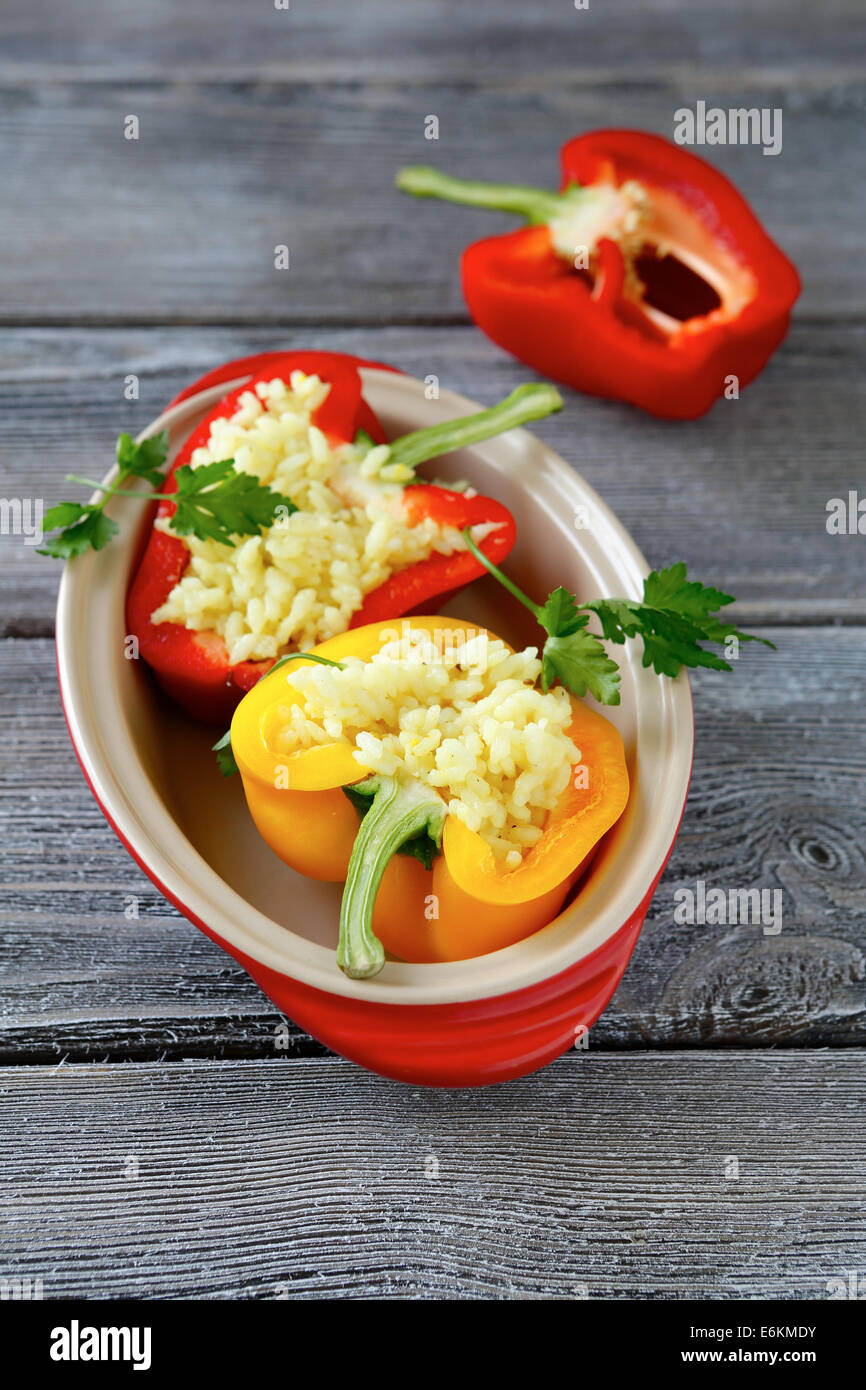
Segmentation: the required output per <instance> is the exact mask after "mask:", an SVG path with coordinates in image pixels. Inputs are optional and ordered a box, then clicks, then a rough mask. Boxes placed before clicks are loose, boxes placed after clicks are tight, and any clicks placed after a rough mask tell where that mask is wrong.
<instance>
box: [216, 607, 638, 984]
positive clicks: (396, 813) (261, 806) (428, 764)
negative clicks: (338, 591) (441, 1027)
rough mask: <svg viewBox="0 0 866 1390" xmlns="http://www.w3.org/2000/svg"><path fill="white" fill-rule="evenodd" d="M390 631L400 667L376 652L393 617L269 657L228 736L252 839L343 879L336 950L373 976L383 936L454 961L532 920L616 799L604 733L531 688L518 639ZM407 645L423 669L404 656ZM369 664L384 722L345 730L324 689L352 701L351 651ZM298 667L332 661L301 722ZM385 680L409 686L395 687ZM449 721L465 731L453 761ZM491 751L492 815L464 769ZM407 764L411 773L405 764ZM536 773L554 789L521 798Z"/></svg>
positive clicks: (615, 772) (419, 628)
mask: <svg viewBox="0 0 866 1390" xmlns="http://www.w3.org/2000/svg"><path fill="white" fill-rule="evenodd" d="M406 629H410V631H409V633H408V635H409V636H410V638H411V643H412V644H413V645H412V647H411V660H410V661H409V664H408V667H407V664H406V662H403V664H402V665H401V664H400V663H399V662H393V663H392V667H391V668H387V662H386V664H385V666H384V667H381V663H382V661H383V659H384V658H385V655H386V653H387V651H390V650H392V648H391V647H389V646H388V644H389V643H392V642H393V641H394V639H395V638H396V637H397V636H398V634H397V632H396V630H395V628H394V625H393V623H392V624H389V623H375V624H371V625H370V626H367V627H363V628H358V629H355V630H353V631H350V632H346V633H343V634H341V635H340V636H338V637H334V638H332V639H330V640H329V641H327V642H323V643H321V644H320V645H319V646H318V647H315V648H314V649H313V650H312V651H311V652H308V653H306V654H304V655H303V656H301V655H298V656H297V657H295V658H293V659H292V660H293V662H294V664H292V665H288V666H285V665H284V666H281V667H279V668H275V669H274V671H272V672H271V673H270V674H268V675H267V676H265V677H264V679H263V680H261V681H260V682H259V683H258V685H256V686H255V687H254V688H253V689H252V690H251V691H250V692H249V693H248V694H247V695H246V696H245V697H244V699H243V701H242V702H241V704H240V705H239V707H238V709H237V711H236V713H235V716H234V719H233V722H232V726H231V734H230V739H231V751H232V753H233V754H234V759H235V761H236V762H237V766H238V768H239V770H240V773H241V776H242V778H243V784H244V791H245V793H246V798H247V802H248V805H249V808H250V811H251V813H252V816H253V818H254V820H255V822H256V825H257V826H258V829H259V831H260V832H261V834H262V835H263V837H264V839H265V840H266V841H267V843H268V844H269V845H270V846H271V848H272V849H273V850H274V851H275V852H276V853H277V854H278V855H279V856H280V858H281V859H283V860H284V861H285V863H287V864H288V865H290V866H291V867H292V868H293V869H296V870H297V871H298V872H300V873H303V874H306V875H308V876H309V877H312V878H317V879H326V880H335V881H340V880H344V881H345V884H346V887H345V892H344V895H343V901H342V908H341V914H340V936H339V946H338V953H337V961H338V964H339V966H340V968H341V969H342V970H344V971H345V972H346V974H348V975H350V976H352V977H353V978H356V979H364V978H368V977H371V976H373V975H376V974H378V972H379V971H380V970H381V969H382V966H383V964H384V960H385V950H387V951H390V952H391V953H392V954H393V955H394V956H396V957H399V958H400V959H402V960H406V961H454V960H464V959H467V958H469V957H471V956H478V955H483V954H485V953H486V952H488V951H495V950H498V949H500V948H501V947H504V946H508V945H511V944H512V943H513V942H516V941H520V940H521V939H523V938H524V937H526V936H529V935H530V934H531V933H532V932H535V931H537V930H538V929H539V928H540V927H542V926H545V925H546V924H547V923H548V922H550V921H551V920H552V918H553V917H555V916H556V913H557V912H558V911H559V908H560V907H561V905H562V903H563V901H564V899H565V897H566V895H567V893H568V891H569V889H570V888H571V886H572V885H573V883H574V882H575V880H576V878H577V877H578V875H579V873H580V870H581V866H582V865H583V864H584V863H585V861H586V859H587V857H588V855H589V854H590V853H591V851H592V850H593V848H594V846H595V845H596V844H597V843H598V841H599V839H600V838H601V836H602V835H604V833H605V831H607V830H608V829H609V828H610V827H611V826H612V825H613V824H614V822H615V821H616V820H617V819H618V817H619V816H620V815H621V813H622V811H623V809H624V807H625V804H626V801H627V799H628V774H627V771H626V765H625V757H624V751H623V745H622V740H621V738H620V736H619V733H618V732H617V730H616V729H615V728H614V726H613V725H612V724H611V723H610V722H609V721H608V720H607V719H605V718H604V717H603V716H602V715H600V714H596V713H595V712H594V711H593V710H591V709H589V708H587V706H586V705H585V704H583V703H582V702H581V701H579V700H577V699H575V698H574V697H573V696H571V695H569V694H568V693H567V692H566V691H565V690H564V689H562V688H560V689H559V690H558V691H557V692H553V693H551V694H545V695H543V696H542V695H541V694H540V692H538V691H537V690H535V689H534V688H533V687H534V683H535V680H534V677H532V678H527V677H526V676H525V674H522V673H523V672H524V671H525V669H527V668H526V661H529V662H530V663H531V662H534V666H530V668H528V669H530V670H531V671H538V670H539V669H540V662H538V661H537V660H535V652H534V650H533V649H531V650H530V651H529V652H527V653H512V649H511V648H510V647H508V646H507V645H506V644H504V643H503V642H501V640H500V639H498V638H496V637H495V635H494V634H492V633H488V632H486V631H485V630H484V629H483V628H478V627H477V626H475V625H474V624H471V623H466V622H458V621H457V620H454V619H450V618H443V617H423V618H421V617H419V618H412V619H411V620H410V621H409V622H407V623H406V624H404V637H405V636H406V635H407V633H406ZM479 640H480V642H482V643H485V642H488V643H490V644H491V646H490V647H489V648H484V650H489V651H491V652H492V653H493V658H494V662H495V663H498V664H495V669H494V670H493V672H492V673H491V672H487V673H486V674H485V675H484V676H483V677H478V678H477V679H475V677H474V675H473V672H472V670H471V663H470V664H467V663H468V662H469V658H468V657H467V653H469V654H470V655H471V654H472V653H475V654H476V655H477V654H478V652H479V651H480V650H482V648H481V647H479ZM425 642H429V644H430V650H431V651H432V652H433V653H434V663H433V668H431V669H430V670H423V669H420V670H419V669H417V668H418V667H419V663H420V664H421V665H423V661H422V658H421V657H419V655H418V651H419V643H420V644H421V645H422V646H423V645H424V643H425ZM443 642H444V647H443V646H442V644H443ZM437 643H438V644H439V645H438V646H437V645H436V644H437ZM449 650H450V652H451V653H452V656H453V654H454V653H456V654H457V670H456V672H455V671H454V669H453V661H452V668H451V674H450V675H449V674H448V673H447V670H446V673H445V674H443V669H445V668H447V667H448V651H449ZM377 662H378V663H380V665H379V666H377V667H376V676H377V680H378V681H379V685H380V686H381V684H382V680H384V686H383V687H382V688H383V689H384V690H385V695H384V697H383V698H384V705H383V708H385V709H386V711H388V714H387V718H390V719H391V721H392V724H393V732H392V733H391V734H390V735H387V734H385V733H383V728H384V725H383V718H382V716H381V715H380V717H379V718H378V721H377V722H376V732H375V733H369V734H366V735H365V734H364V733H363V732H358V723H359V718H360V716H359V715H358V714H357V713H356V714H355V715H354V717H353V718H352V719H348V720H346V719H345V718H344V719H343V722H342V723H341V721H340V710H339V709H337V706H336V704H334V703H333V701H335V700H336V699H337V696H339V699H340V700H342V701H343V703H344V704H345V703H346V702H349V703H350V704H351V702H352V701H353V700H356V699H357V701H359V702H360V704H359V707H360V708H365V707H366V706H365V705H364V700H365V699H366V700H367V702H368V705H369V700H370V697H369V694H367V693H365V688H364V678H365V676H366V675H369V674H370V672H366V671H365V670H364V665H365V664H367V663H377ZM436 662H438V667H439V668H440V669H435V667H436ZM461 662H462V665H461ZM521 662H523V665H520V663H521ZM515 663H517V664H516V665H515ZM313 667H317V668H319V670H321V669H322V668H323V667H330V668H332V671H331V673H329V679H330V677H331V676H332V675H333V668H337V670H339V671H341V672H342V673H343V674H342V677H341V680H340V682H339V690H337V687H336V685H335V686H334V690H332V692H331V695H330V697H329V698H330V699H331V701H332V703H331V704H330V705H328V706H327V707H325V708H324V709H323V711H322V713H321V716H320V718H319V722H318V723H317V724H315V723H311V722H310V720H309V718H308V717H307V716H308V714H309V701H310V699H311V695H310V689H311V686H310V682H311V681H312V680H314V679H316V677H315V676H314V675H313V674H312V673H311V671H310V670H306V671H305V670H304V668H313ZM380 667H381V669H380ZM479 669H480V668H479ZM302 671H304V674H303V676H302V675H301V674H300V673H301V672H302ZM500 672H501V673H502V675H501V676H500V675H499V673H500ZM323 679H324V678H323ZM451 679H453V680H456V682H457V684H456V685H455V686H453V687H449V686H448V684H447V682H448V680H451ZM400 681H403V682H404V685H405V687H406V691H409V692H410V693H409V694H406V693H405V691H404V694H403V695H402V696H401V695H400V693H399V690H398V689H397V686H398V685H399V682H400ZM394 682H397V685H395V684H394ZM407 682H408V683H409V684H406V683H407ZM412 682H414V684H412ZM302 686H303V689H301V688H300V687H302ZM400 688H401V689H402V687H400ZM378 689H379V686H377V692H378ZM450 689H453V690H456V691H457V693H458V696H459V698H457V697H455V698H451V697H450V696H449V690H450ZM473 690H475V691H476V692H477V693H476V695H475V696H472V694H471V692H472V691H473ZM395 691H396V692H397V693H395ZM419 691H420V692H422V693H421V694H420V695H419V693H418V692H419ZM430 691H433V692H434V693H433V694H432V695H431V694H430ZM437 692H439V693H437ZM467 692H470V693H469V694H467ZM527 692H529V694H530V695H532V696H537V697H538V698H539V699H541V700H547V701H550V700H552V699H553V694H554V693H555V694H556V695H557V698H558V704H556V705H546V706H539V708H540V709H542V711H543V712H542V716H541V718H540V719H535V718H534V710H533V711H530V713H529V714H526V713H525V710H526V706H527V699H528V696H527ZM401 699H403V705H402V706H400V700H401ZM449 699H450V703H449V702H448V701H449ZM473 700H474V701H475V703H473ZM509 701H510V702H511V703H510V704H509V703H508V702H509ZM485 702H486V703H485ZM380 703H381V700H380ZM398 706H399V708H398ZM563 709H564V717H563V713H562V711H563ZM488 711H492V714H488ZM551 714H552V716H553V718H552V720H551V719H550V718H549V716H550V715H551ZM512 715H513V717H512ZM387 718H386V719H385V723H387ZM497 719H498V720H499V721H500V722H499V724H497V723H496V720H497ZM557 719H558V720H559V724H560V725H561V726H562V727H559V726H558V725H556V720H557ZM335 720H336V722H335ZM491 720H492V721H493V722H491ZM521 720H523V723H524V724H525V725H526V729H528V730H529V732H528V733H527V732H525V731H524V733H522V734H521V736H520V737H521V739H522V740H523V742H522V743H521V748H524V747H525V748H526V749H528V750H529V755H530V756H529V757H527V758H525V760H524V764H523V765H522V769H521V767H517V766H514V765H513V750H511V749H510V747H509V739H510V738H511V737H512V734H513V729H514V728H515V727H517V728H522V727H523V726H522V724H521ZM398 726H399V727H398ZM530 726H531V727H530ZM554 726H556V727H554ZM347 729H348V733H347V732H346V730H347ZM455 729H464V730H468V732H465V733H464V734H463V735H462V737H463V739H464V743H465V744H466V747H467V749H468V752H467V753H466V756H465V759H464V760H463V761H461V759H462V758H463V744H461V742H460V740H459V738H457V737H453V736H451V735H453V731H454V730H455ZM329 730H330V732H329ZM449 730H450V731H451V733H450V734H449ZM479 731H480V732H479ZM485 738H486V739H487V742H486V743H485V742H484V739H485ZM557 739H558V740H559V742H557V741H556V740H557ZM503 740H504V742H503ZM551 740H552V741H551ZM389 748H390V749H391V751H390V752H389ZM549 748H556V749H559V748H565V749H567V750H568V751H567V754H566V755H565V761H564V762H562V760H560V765H559V766H558V767H556V768H553V769H550V768H547V767H545V766H544V757H543V753H544V750H545V749H549ZM393 750H396V752H394V751H393ZM367 757H369V759H370V763H372V764H374V766H370V764H368V763H365V761H364V759H365V758H367ZM389 759H390V762H389ZM425 759H426V761H425ZM497 759H498V761H497ZM376 765H378V768H379V770H377V766H376ZM494 766H496V767H497V769H498V772H497V779H496V781H497V787H498V788H499V789H500V801H503V804H506V805H507V808H508V811H507V814H506V812H505V811H503V810H499V809H497V803H496V798H495V797H491V796H490V795H489V788H487V786H486V784H485V782H484V780H483V777H482V778H481V780H478V773H477V771H473V769H477V768H480V769H482V771H483V770H485V769H488V768H493V767H494ZM419 767H424V768H427V769H429V771H427V772H425V773H424V774H423V775H417V774H413V771H412V769H413V768H414V769H417V768H419ZM382 768H385V769H387V770H384V771H383V770H382ZM455 768H456V769H457V771H456V772H455V771H454V769H455ZM467 768H468V769H469V770H468V771H467V770H466V769H467ZM511 773H513V776H510V774H511ZM458 775H459V776H460V777H461V778H462V782H461V784H460V788H459V789H458V790H455V785H454V783H455V778H456V777H458ZM490 775H491V776H492V774H490ZM521 778H522V779H523V780H522V781H521ZM551 786H552V787H554V788H555V787H560V788H561V790H559V792H558V793H557V794H556V797H555V802H552V803H550V804H547V805H546V809H544V806H543V808H542V809H541V810H540V811H539V810H538V809H537V808H536V810H535V811H532V802H531V797H532V795H539V794H540V793H539V791H538V789H539V788H541V789H542V790H543V791H546V793H547V794H548V795H549V792H550V787H551ZM503 787H505V788H506V792H507V796H505V795H504V794H503V793H502V792H501V789H502V788H503ZM527 789H528V790H527ZM521 797H523V798H524V800H521ZM527 798H528V800H527ZM449 804H450V805H451V806H452V807H453V808H454V809H453V810H451V809H449ZM479 808H480V809H479ZM485 816H488V818H489V817H490V816H493V817H494V819H495V817H496V816H498V817H499V822H498V823H499V824H501V825H504V826H505V828H504V829H501V830H500V831H491V828H490V826H491V824H492V823H493V822H492V821H489V819H488V820H485V819H484V818H485ZM473 820H474V822H475V823H477V824H478V825H479V826H480V830H481V831H482V832H483V833H479V829H474V828H472V823H473Z"/></svg>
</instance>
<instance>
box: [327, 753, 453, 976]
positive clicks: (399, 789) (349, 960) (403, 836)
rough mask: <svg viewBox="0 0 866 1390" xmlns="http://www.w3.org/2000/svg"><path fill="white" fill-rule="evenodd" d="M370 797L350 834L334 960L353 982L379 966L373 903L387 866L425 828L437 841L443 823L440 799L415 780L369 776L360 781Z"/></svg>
mask: <svg viewBox="0 0 866 1390" xmlns="http://www.w3.org/2000/svg"><path fill="white" fill-rule="evenodd" d="M360 786H361V787H363V789H364V790H365V791H372V793H373V800H372V802H371V805H370V809H369V811H368V812H367V813H366V815H365V816H364V819H363V820H362V821H361V824H360V826H359V828H358V834H357V836H356V837H355V845H354V848H353V850H352V857H351V859H350V860H349V870H348V873H347V874H346V887H345V889H344V891H343V902H342V906H341V908H340V942H339V945H338V947H337V964H338V966H339V967H340V969H341V970H342V971H343V972H344V973H345V974H346V975H349V976H350V977H351V979H353V980H369V979H371V978H372V977H373V976H374V975H378V974H379V971H380V970H381V969H382V966H383V965H384V964H385V952H384V950H383V947H382V943H381V941H380V940H379V938H378V937H377V936H376V935H375V934H374V932H373V926H372V922H373V907H374V905H375V902H376V894H377V892H378V891H379V884H380V883H381V882H382V875H383V874H384V872H385V870H386V868H387V867H388V864H389V862H390V860H391V858H392V856H393V855H395V854H396V853H397V850H398V849H399V848H400V846H401V845H404V844H405V843H406V841H407V840H411V839H412V838H413V837H414V836H416V835H420V834H421V832H422V831H424V830H426V831H427V833H428V834H429V835H430V837H431V839H433V841H434V842H435V843H436V844H437V845H438V844H439V843H440V841H441V838H442V829H443V827H444V825H445V814H446V812H445V803H444V801H443V800H442V798H441V796H439V795H438V794H437V793H436V792H435V791H432V790H431V789H430V788H428V787H425V786H422V784H421V783H420V782H416V781H411V782H401V781H398V780H397V778H396V777H371V778H368V779H367V780H366V781H365V782H363V783H361V784H360Z"/></svg>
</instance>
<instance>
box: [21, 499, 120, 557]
mask: <svg viewBox="0 0 866 1390" xmlns="http://www.w3.org/2000/svg"><path fill="white" fill-rule="evenodd" d="M73 505H74V503H69V502H66V503H60V504H59V506H67V507H69V506H73ZM57 509H58V508H54V507H52V508H51V511H56V510H57ZM51 511H49V513H48V516H50V515H51ZM55 525H56V523H55ZM117 531H118V525H117V522H116V521H112V520H111V519H110V517H107V516H106V515H105V513H104V512H103V511H102V509H101V507H99V506H95V507H89V508H88V509H87V514H86V515H85V516H84V517H83V518H82V519H81V520H80V521H78V522H76V523H75V525H74V526H67V527H66V529H65V530H64V531H60V532H59V533H58V534H57V535H56V536H51V537H49V539H48V541H47V542H46V544H45V548H44V549H43V550H40V551H39V554H40V555H49V556H51V558H52V559H55V560H71V559H72V558H73V556H75V555H81V554H83V552H84V551H85V550H101V549H102V547H103V546H104V545H108V542H109V541H110V540H111V539H112V537H113V536H115V535H116V534H117Z"/></svg>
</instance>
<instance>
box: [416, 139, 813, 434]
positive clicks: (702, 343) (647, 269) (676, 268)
mask: <svg viewBox="0 0 866 1390" xmlns="http://www.w3.org/2000/svg"><path fill="white" fill-rule="evenodd" d="M561 162H562V186H561V191H560V192H559V193H553V192H550V191H546V190H543V189H537V188H527V187H522V186H514V185H508V184H486V183H474V182H467V181H465V180H462V179H454V178H449V177H448V176H446V175H444V174H441V173H439V172H438V171H437V170H435V169H429V168H426V167H412V168H407V169H403V170H401V172H400V173H399V174H398V175H397V186H398V187H399V188H401V189H403V190H404V191H405V192H407V193H413V194H415V195H416V196H418V197H431V198H443V199H446V200H448V201H450V202H456V203H467V204H472V205H474V206H478V207H486V208H497V209H501V210H504V211H507V212H513V213H517V214H519V215H522V216H524V217H525V218H526V221H527V223H528V225H527V226H526V227H525V228H523V229H522V230H519V231H516V232H510V233H507V234H505V235H503V236H496V237H490V238H487V239H486V240H484V241H478V242H475V243H474V244H473V245H471V246H468V247H467V248H466V250H465V251H464V253H463V260H462V276H463V292H464V295H465V298H466V303H467V305H468V307H469V311H470V313H471V314H472V317H473V318H474V320H475V322H476V323H477V324H478V326H479V328H481V329H483V330H484V332H485V333H487V334H488V336H489V337H491V338H492V339H493V341H494V342H496V343H498V344H499V345H500V346H501V347H504V348H505V349H506V350H507V351H508V352H511V353H513V354H514V356H515V357H519V358H520V359H521V361H523V362H527V363H528V364H529V365H530V366H531V367H534V368H535V369H536V370H537V371H539V372H542V373H543V374H544V375H545V376H551V377H555V378H556V379H557V380H559V381H563V382H565V383H566V384H567V385H569V386H572V387H574V388H575V389H576V390H578V391H586V392H588V393H590V394H591V395H595V396H608V397H614V398H616V399H619V400H624V401H629V402H631V404H633V405H637V406H640V407H642V408H643V409H644V410H647V411H649V412H650V413H651V414H653V415H660V416H666V417H669V418H673V419H691V418H694V417H696V416H698V415H702V414H703V413H704V412H705V411H707V410H708V409H709V408H710V406H711V405H712V404H713V402H714V401H715V400H716V399H717V398H718V397H719V396H720V395H722V394H723V393H724V392H725V391H727V393H728V394H729V395H730V396H734V395H736V394H738V393H739V390H740V389H741V388H742V387H744V386H745V385H746V384H747V383H748V382H750V381H751V380H752V378H753V377H755V376H756V375H757V374H758V372H760V371H761V369H762V368H763V367H764V365H765V364H766V362H767V361H768V359H769V358H770V356H771V355H772V353H773V352H774V351H775V349H776V348H777V347H778V345H779V343H780V342H781V341H782V339H783V338H784V336H785V334H786V332H787V329H788V321H789V318H790V313H791V308H792V306H793V304H794V302H795V300H796V299H797V296H798V294H799V292H800V280H799V276H798V274H797V271H796V269H795V268H794V266H793V265H792V264H791V262H790V261H789V260H788V259H787V257H786V256H785V255H784V254H783V252H782V251H780V249H779V247H778V246H776V244H775V243H774V242H773V241H771V240H770V238H769V237H768V236H767V234H766V232H765V231H764V229H763V227H762V226H761V224H760V222H759V221H758V219H757V218H756V217H755V215H754V213H753V212H752V210H751V208H750V207H749V205H748V204H747V203H746V201H745V199H744V198H743V197H742V196H741V195H740V193H738V191H737V189H736V188H734V186H733V184H732V183H730V182H729V181H728V179H726V178H725V177H724V176H723V175H722V174H720V173H718V172H717V171H716V170H715V169H713V168H711V166H710V165H709V164H707V163H706V162H705V161H704V160H702V159H699V158H698V157H697V155H694V154H691V153H690V152H689V151H688V150H685V149H682V148H680V147H679V146H677V145H674V144H672V143H671V142H670V141H668V140H664V139H662V138H661V137H660V136H658V135H648V134H646V133H644V132H642V131H636V130H598V131H592V132H590V133H588V134H586V135H581V136H578V137H577V138H576V139H574V140H570V141H569V142H568V143H567V144H566V145H564V146H563V148H562V151H561Z"/></svg>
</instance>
